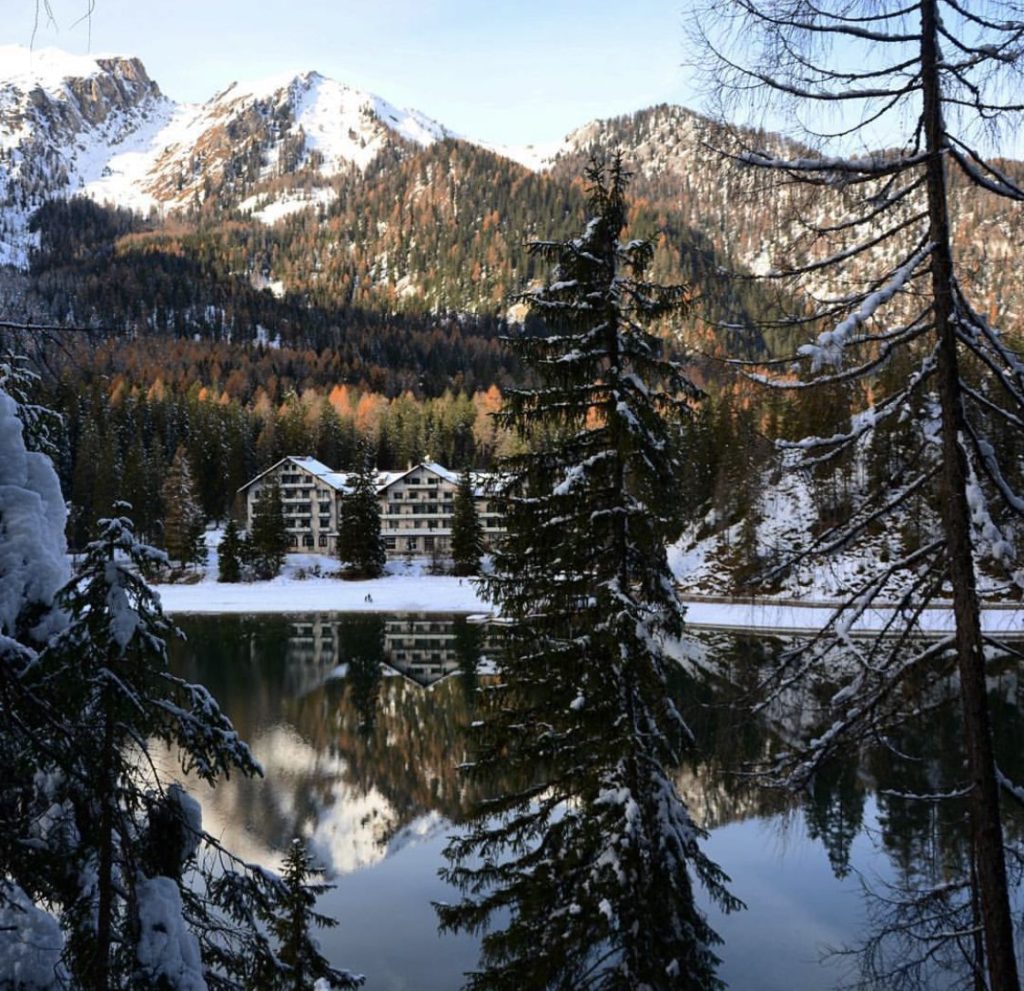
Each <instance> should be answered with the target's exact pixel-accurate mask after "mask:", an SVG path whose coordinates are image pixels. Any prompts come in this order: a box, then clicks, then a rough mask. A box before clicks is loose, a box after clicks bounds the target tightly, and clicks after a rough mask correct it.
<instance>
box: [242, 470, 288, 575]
mask: <svg viewBox="0 0 1024 991" xmlns="http://www.w3.org/2000/svg"><path fill="white" fill-rule="evenodd" d="M290 546H291V539H290V538H289V536H288V529H287V527H286V526H285V522H284V503H283V502H282V501H281V490H280V489H279V488H278V487H277V486H276V485H268V486H264V488H263V489H262V490H261V491H260V494H259V495H258V496H257V497H256V504H255V506H254V507H253V513H252V532H251V533H250V534H249V538H248V540H247V541H246V551H247V556H248V563H249V564H250V565H251V567H252V570H253V573H254V574H255V576H256V577H257V578H259V579H264V580H265V579H270V578H274V577H276V576H277V575H278V573H279V572H280V571H281V567H282V566H283V565H284V557H285V554H287V553H288V548H289V547H290Z"/></svg>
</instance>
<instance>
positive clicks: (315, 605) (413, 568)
mask: <svg viewBox="0 0 1024 991" xmlns="http://www.w3.org/2000/svg"><path fill="white" fill-rule="evenodd" d="M220 536H221V532H220V531H219V530H211V531H208V533H207V546H208V549H209V559H208V562H207V568H206V574H205V576H204V577H203V579H202V580H201V581H199V582H197V583H196V584H194V585H157V586H156V590H157V592H158V593H159V594H160V598H161V601H162V603H163V607H164V609H165V610H166V611H167V612H168V613H172V614H173V613H314V612H465V613H477V612H487V611H488V610H489V608H490V607H489V604H488V603H487V602H485V601H484V600H483V599H482V598H481V597H480V596H479V595H478V593H477V589H476V585H475V582H473V580H472V579H468V578H463V579H460V578H452V577H450V576H447V575H431V574H429V573H428V571H427V569H426V565H425V563H423V562H412V563H405V562H395V563H391V564H389V565H388V572H389V573H388V574H387V575H385V576H384V577H383V578H378V579H374V580H372V581H354V582H352V581H342V580H340V579H338V578H334V577H327V576H325V575H323V574H317V573H316V572H318V571H319V572H330V571H334V570H336V568H337V565H336V563H335V562H334V561H333V560H332V559H331V558H328V557H323V556H320V555H316V554H290V555H288V560H287V563H286V565H285V568H284V571H283V573H282V574H281V575H279V576H278V577H277V578H275V579H273V580H272V581H266V582H244V583H239V584H221V583H219V582H217V580H216V575H217V543H218V541H219V540H220ZM678 560H679V559H677V561H678ZM684 599H686V601H687V613H686V619H687V623H688V624H689V626H690V627H692V628H713V629H739V630H772V631H775V632H779V633H785V632H802V631H808V630H817V629H820V628H821V626H822V625H823V624H824V623H825V621H826V620H827V619H828V616H829V611H830V608H831V606H830V605H829V603H828V602H827V601H817V600H815V601H813V602H812V603H801V604H793V603H789V602H772V601H771V600H767V599H765V600H747V601H742V602H739V601H706V600H701V599H700V598H692V599H688V598H687V597H686V595H685V593H684ZM890 616H891V610H887V609H872V610H870V611H868V612H867V613H866V614H865V615H864V616H863V617H862V619H861V620H860V621H858V622H857V623H855V624H853V626H852V631H853V632H855V633H856V632H862V633H868V632H871V631H873V630H879V629H881V628H882V627H883V626H884V625H885V624H886V622H887V621H888V620H889V618H890ZM982 621H983V625H984V628H985V631H986V632H988V633H991V634H1002V635H1012V636H1018V637H1020V636H1024V608H1019V607H1015V606H1007V607H999V608H987V609H985V610H984V611H983V614H982ZM922 626H923V627H924V628H925V629H926V630H929V631H931V632H936V633H939V632H944V631H949V630H951V629H952V627H953V613H952V610H951V609H949V608H941V607H940V608H935V609H930V610H928V611H927V612H926V614H925V616H924V617H923V619H922Z"/></svg>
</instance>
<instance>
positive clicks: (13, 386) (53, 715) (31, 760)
mask: <svg viewBox="0 0 1024 991" xmlns="http://www.w3.org/2000/svg"><path fill="white" fill-rule="evenodd" d="M30 386H31V382H30V380H29V378H28V377H27V375H26V369H25V367H24V365H23V363H22V362H20V361H19V360H18V359H17V358H14V357H11V356H10V355H7V354H3V355H0V766H2V767H3V773H2V774H0V878H2V880H0V975H11V974H16V975H17V977H18V979H19V980H21V981H22V984H23V986H24V987H25V988H26V989H32V991H43V989H49V988H51V987H53V986H54V985H55V984H56V983H57V981H58V980H61V979H63V977H66V976H67V975H66V973H65V972H64V970H63V968H62V967H61V965H60V954H61V949H62V937H61V932H60V926H59V925H58V923H57V921H56V919H55V918H54V917H53V916H52V915H51V914H49V913H48V912H45V911H43V910H42V909H40V908H39V907H38V906H37V905H36V904H34V903H33V900H32V898H31V893H32V891H33V885H34V883H35V879H34V878H33V877H32V876H31V875H30V876H27V877H21V876H20V875H19V874H18V873H17V871H18V869H19V867H21V866H22V865H23V864H24V863H25V859H26V848H27V847H28V846H30V845H31V844H32V842H33V839H34V838H33V836H32V835H31V830H32V822H31V820H30V819H29V818H28V817H26V816H25V805H24V802H25V796H26V794H29V793H30V792H31V789H32V787H33V782H34V780H35V778H36V774H37V772H38V760H37V756H36V755H37V750H38V747H39V745H40V744H43V745H45V743H46V741H47V740H49V739H51V738H52V737H53V736H55V735H56V733H57V732H58V730H59V728H61V727H62V725H63V720H64V713H63V711H61V710H58V709H56V708H55V707H54V705H53V704H51V702H50V700H49V699H47V698H46V697H45V696H42V695H40V694H37V693H36V692H35V691H33V690H32V689H31V688H30V687H28V686H27V685H26V684H25V681H24V677H25V673H26V672H27V671H29V670H31V669H32V668H33V666H34V665H35V663H36V661H37V658H38V653H37V652H38V650H39V649H40V647H41V646H42V645H43V644H44V643H45V641H46V639H47V637H48V636H49V635H51V634H52V633H53V632H54V630H55V629H58V628H59V627H60V626H61V625H62V623H63V618H62V615H61V613H60V611H59V609H56V608H55V605H54V599H55V596H56V594H57V592H58V590H59V589H60V588H61V586H62V585H63V584H64V583H65V582H66V581H67V579H68V575H69V570H70V569H69V566H68V558H67V545H66V542H65V539H64V529H65V524H66V522H67V513H66V509H65V504H64V499H63V497H62V495H61V491H60V484H59V482H58V480H57V475H56V472H55V471H54V470H53V466H52V464H51V463H50V460H49V458H48V457H47V455H46V454H44V453H43V452H42V451H40V450H38V446H39V445H40V443H41V442H45V429H44V428H45V417H43V416H42V415H41V411H39V410H38V409H37V408H36V407H33V406H32V404H31V403H29V402H28V399H27V394H28V390H29V388H30ZM33 448H35V449H33ZM20 877H21V880H23V881H25V883H26V884H27V889H26V890H23V889H22V888H21V886H20V885H19V883H18V882H19V878H20ZM2 980H3V979H2V978H0V983H2Z"/></svg>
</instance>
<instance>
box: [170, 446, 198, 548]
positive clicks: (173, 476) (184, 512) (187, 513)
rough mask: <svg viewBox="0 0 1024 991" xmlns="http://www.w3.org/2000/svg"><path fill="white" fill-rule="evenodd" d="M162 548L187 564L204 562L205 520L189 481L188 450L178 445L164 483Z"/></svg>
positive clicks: (193, 486)
mask: <svg viewBox="0 0 1024 991" xmlns="http://www.w3.org/2000/svg"><path fill="white" fill-rule="evenodd" d="M162 492H163V501H164V506H165V507H166V513H165V515H164V549H165V550H166V551H167V556H168V557H169V558H170V559H171V560H172V561H177V562H179V563H180V564H181V565H183V566H185V567H187V566H188V565H190V564H203V563H204V562H205V561H206V545H205V543H204V542H203V529H204V527H205V525H206V519H205V517H204V515H203V510H202V508H201V507H200V505H199V495H198V493H197V491H196V486H195V482H194V481H193V480H192V468H191V467H190V465H189V462H188V452H187V451H186V450H185V448H184V446H179V447H178V450H177V451H176V452H175V455H174V460H173V461H172V462H171V467H170V468H169V469H168V471H167V478H166V479H164V484H163V489H162Z"/></svg>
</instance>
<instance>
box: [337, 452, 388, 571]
mask: <svg viewBox="0 0 1024 991" xmlns="http://www.w3.org/2000/svg"><path fill="white" fill-rule="evenodd" d="M349 485H350V487H351V491H350V492H347V493H346V494H345V497H344V499H342V502H341V520H340V522H339V523H338V557H339V558H340V559H341V563H342V564H343V565H345V566H346V574H347V576H348V577H349V578H379V577H380V576H381V575H382V574H384V565H385V563H386V562H387V553H386V551H385V549H384V538H383V537H382V536H381V532H380V503H379V502H378V501H377V469H376V468H375V467H374V464H373V460H372V458H371V456H370V452H369V448H368V447H366V446H364V447H363V450H362V451H361V456H360V459H359V468H358V470H357V471H356V472H355V474H353V475H350V476H349Z"/></svg>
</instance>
